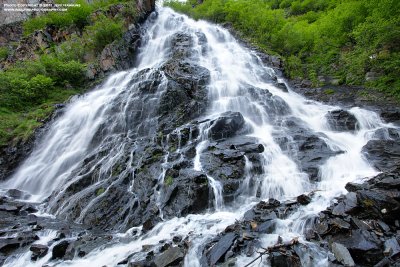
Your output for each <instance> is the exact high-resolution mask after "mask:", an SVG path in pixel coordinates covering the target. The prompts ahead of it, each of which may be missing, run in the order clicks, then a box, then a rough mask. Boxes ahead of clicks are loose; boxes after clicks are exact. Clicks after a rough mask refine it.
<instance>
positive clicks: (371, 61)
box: [166, 0, 400, 99]
mask: <svg viewBox="0 0 400 267" xmlns="http://www.w3.org/2000/svg"><path fill="white" fill-rule="evenodd" d="M166 4H167V5H169V6H171V7H172V8H174V9H176V10H178V11H180V12H184V13H186V14H188V15H190V16H192V17H194V18H195V19H198V18H203V19H208V20H212V21H217V22H229V23H231V24H232V25H233V27H234V28H235V30H237V31H239V32H240V33H242V35H243V36H245V37H247V38H248V39H249V40H251V41H254V42H255V43H256V44H257V45H258V46H259V47H260V48H262V49H264V50H266V51H267V52H268V53H271V51H272V52H273V53H278V54H280V55H281V56H283V58H284V59H285V63H286V64H285V71H286V73H287V74H288V75H289V76H290V77H291V78H293V77H301V78H308V79H311V80H312V81H313V83H314V84H315V85H317V84H318V82H317V79H316V77H318V76H319V75H330V76H335V77H340V78H341V79H342V80H343V81H345V82H346V83H347V84H354V85H369V86H374V87H378V88H379V89H380V90H384V91H386V92H392V93H389V94H391V95H395V96H398V97H399V99H400V93H398V92H399V90H400V88H399V86H398V85H399V84H400V71H399V68H400V67H398V66H400V64H399V60H398V56H397V55H398V53H400V46H399V45H398V44H399V43H400V34H399V33H400V16H399V15H398V10H400V1H394V0H377V1H369V0H348V1H341V0H252V1H247V0H205V1H204V2H203V3H202V4H198V3H197V1H196V0H190V1H187V2H186V3H182V2H177V1H168V2H166ZM370 70H373V71H375V72H377V73H381V74H382V77H381V78H380V79H379V80H378V81H376V82H374V83H367V84H366V83H365V73H366V72H368V71H370ZM383 88H386V89H383Z"/></svg>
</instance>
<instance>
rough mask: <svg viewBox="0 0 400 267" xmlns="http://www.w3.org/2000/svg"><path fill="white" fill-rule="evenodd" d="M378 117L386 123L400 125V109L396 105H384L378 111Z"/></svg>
mask: <svg viewBox="0 0 400 267" xmlns="http://www.w3.org/2000/svg"><path fill="white" fill-rule="evenodd" d="M380 116H381V117H382V118H383V119H384V120H385V121H386V122H392V123H397V124H400V108H399V107H398V106H396V105H386V106H385V107H384V108H382V110H381V111H380Z"/></svg>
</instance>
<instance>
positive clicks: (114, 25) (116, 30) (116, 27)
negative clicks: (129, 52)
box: [85, 15, 123, 52]
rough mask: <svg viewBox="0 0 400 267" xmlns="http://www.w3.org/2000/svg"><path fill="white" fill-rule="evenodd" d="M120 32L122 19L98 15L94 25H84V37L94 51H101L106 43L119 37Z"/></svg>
mask: <svg viewBox="0 0 400 267" xmlns="http://www.w3.org/2000/svg"><path fill="white" fill-rule="evenodd" d="M122 32H123V25H122V21H114V20H112V19H109V18H107V17H106V16H104V15H100V16H99V17H98V18H97V20H96V22H95V23H94V25H91V26H87V27H86V33H85V39H86V40H87V42H88V46H89V47H90V48H92V49H94V50H95V51H96V52H101V51H102V50H103V48H104V47H105V46H106V45H107V44H110V43H112V42H113V41H114V40H117V39H120V38H121V37H122Z"/></svg>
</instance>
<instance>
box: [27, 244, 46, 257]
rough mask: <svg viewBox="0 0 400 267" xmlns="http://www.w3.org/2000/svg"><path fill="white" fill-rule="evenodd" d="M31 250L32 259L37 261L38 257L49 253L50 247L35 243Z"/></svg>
mask: <svg viewBox="0 0 400 267" xmlns="http://www.w3.org/2000/svg"><path fill="white" fill-rule="evenodd" d="M29 250H30V251H32V256H31V260H33V261H36V260H37V259H39V258H42V257H44V256H45V255H46V254H47V252H48V251H49V247H48V246H46V245H41V244H33V245H32V246H31V247H30V248H29Z"/></svg>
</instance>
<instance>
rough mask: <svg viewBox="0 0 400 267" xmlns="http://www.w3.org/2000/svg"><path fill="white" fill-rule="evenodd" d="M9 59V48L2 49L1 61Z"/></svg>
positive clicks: (0, 52)
mask: <svg viewBox="0 0 400 267" xmlns="http://www.w3.org/2000/svg"><path fill="white" fill-rule="evenodd" d="M7 57H8V48H7V47H0V60H4V59H6V58H7Z"/></svg>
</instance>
